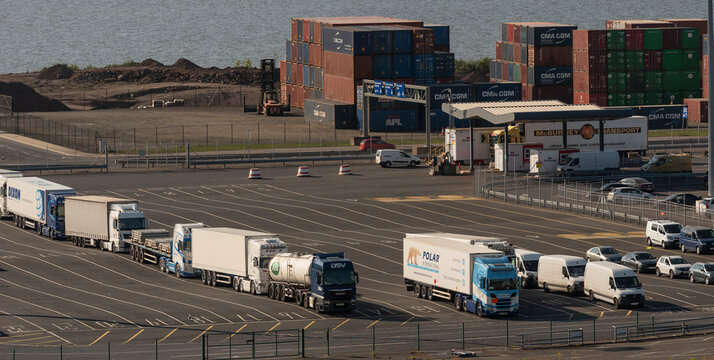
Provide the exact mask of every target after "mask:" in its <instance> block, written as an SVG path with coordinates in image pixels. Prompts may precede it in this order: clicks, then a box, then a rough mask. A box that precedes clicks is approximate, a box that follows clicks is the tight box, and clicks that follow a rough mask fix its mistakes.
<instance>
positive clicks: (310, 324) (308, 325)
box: [302, 320, 315, 330]
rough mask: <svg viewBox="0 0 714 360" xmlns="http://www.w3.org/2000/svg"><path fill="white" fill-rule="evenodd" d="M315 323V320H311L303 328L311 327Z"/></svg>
mask: <svg viewBox="0 0 714 360" xmlns="http://www.w3.org/2000/svg"><path fill="white" fill-rule="evenodd" d="M314 323H315V320H313V321H312V322H310V323H309V324H307V325H306V326H305V327H304V328H302V329H303V330H307V328H309V327H310V326H312V324H314Z"/></svg>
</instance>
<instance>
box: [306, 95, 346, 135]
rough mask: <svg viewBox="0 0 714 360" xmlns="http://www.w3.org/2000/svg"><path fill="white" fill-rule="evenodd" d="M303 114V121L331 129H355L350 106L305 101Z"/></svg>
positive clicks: (325, 101) (331, 102)
mask: <svg viewBox="0 0 714 360" xmlns="http://www.w3.org/2000/svg"><path fill="white" fill-rule="evenodd" d="M315 95H316V96H317V94H315ZM304 114H305V121H308V122H311V123H315V124H321V125H324V126H327V127H329V128H332V129H356V128H357V118H356V114H355V106H354V105H352V104H348V103H344V102H340V101H334V100H325V99H308V100H305V106H304Z"/></svg>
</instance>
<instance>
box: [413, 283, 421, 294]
mask: <svg viewBox="0 0 714 360" xmlns="http://www.w3.org/2000/svg"><path fill="white" fill-rule="evenodd" d="M419 287H420V285H419V284H414V293H415V294H416V295H417V297H419Z"/></svg>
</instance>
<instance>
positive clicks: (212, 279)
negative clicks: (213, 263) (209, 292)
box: [211, 271, 218, 287]
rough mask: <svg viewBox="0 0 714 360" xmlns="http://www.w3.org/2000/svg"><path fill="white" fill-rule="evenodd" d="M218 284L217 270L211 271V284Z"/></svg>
mask: <svg viewBox="0 0 714 360" xmlns="http://www.w3.org/2000/svg"><path fill="white" fill-rule="evenodd" d="M216 285H218V284H217V283H216V272H215V271H211V286H213V287H216Z"/></svg>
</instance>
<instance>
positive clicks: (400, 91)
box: [394, 84, 407, 98]
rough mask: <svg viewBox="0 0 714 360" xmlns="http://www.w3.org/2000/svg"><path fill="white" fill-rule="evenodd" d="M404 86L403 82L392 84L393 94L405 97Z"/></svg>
mask: <svg viewBox="0 0 714 360" xmlns="http://www.w3.org/2000/svg"><path fill="white" fill-rule="evenodd" d="M406 93H407V92H406V87H405V86H404V84H394V96H396V97H398V98H405V97H407V94H406Z"/></svg>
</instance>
